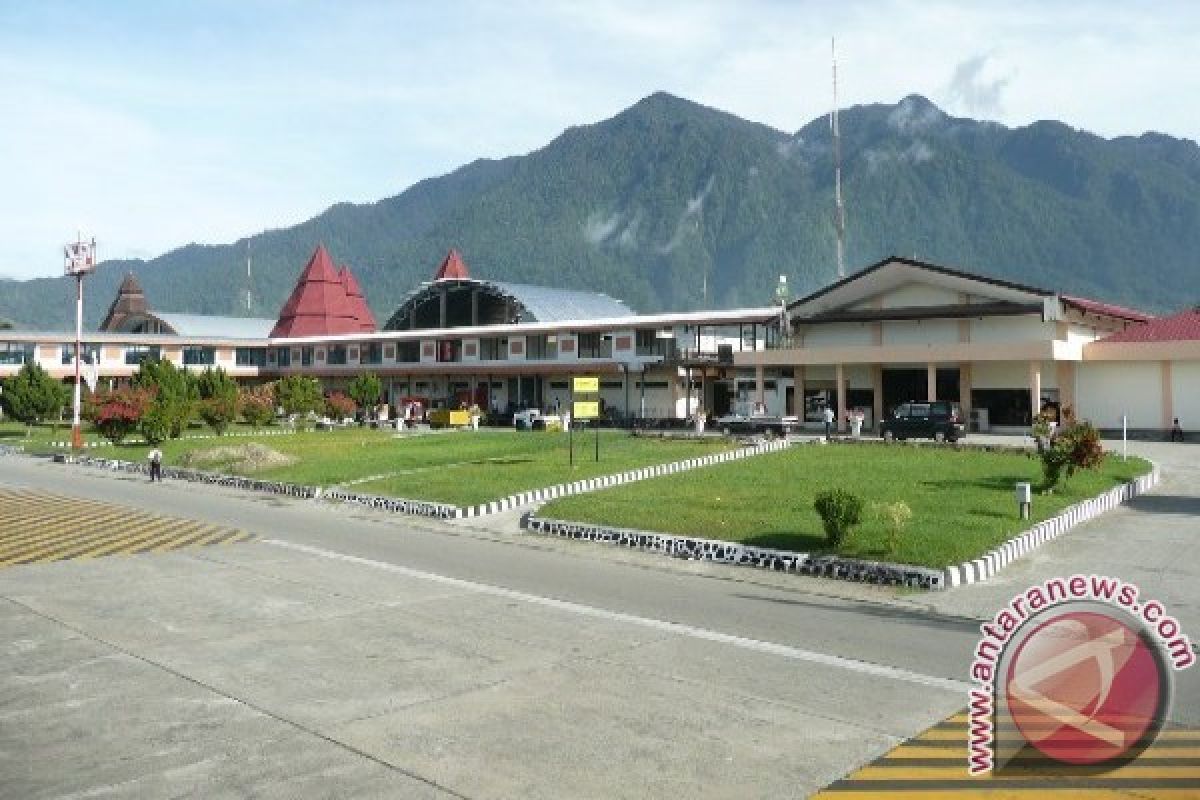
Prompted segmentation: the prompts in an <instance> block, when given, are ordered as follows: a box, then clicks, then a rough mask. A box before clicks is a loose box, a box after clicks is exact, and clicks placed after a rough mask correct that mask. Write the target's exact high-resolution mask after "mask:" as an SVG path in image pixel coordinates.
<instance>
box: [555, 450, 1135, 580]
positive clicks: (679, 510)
mask: <svg viewBox="0 0 1200 800" xmlns="http://www.w3.org/2000/svg"><path fill="white" fill-rule="evenodd" d="M1149 470H1150V464H1149V463H1148V462H1146V461H1143V460H1142V459H1138V458H1130V459H1129V461H1128V462H1122V461H1121V459H1120V457H1119V456H1114V455H1110V456H1109V457H1108V458H1106V459H1105V462H1104V465H1103V466H1102V467H1101V468H1100V469H1098V470H1095V471H1084V472H1078V473H1076V474H1075V476H1074V477H1072V478H1071V480H1070V481H1069V482H1068V484H1067V485H1066V487H1065V488H1059V489H1057V490H1056V491H1055V492H1054V493H1053V494H1038V493H1037V491H1036V489H1037V486H1038V484H1039V483H1040V481H1041V462H1040V461H1039V460H1038V459H1037V458H1036V456H1031V455H1025V454H1020V453H998V452H997V453H987V452H979V451H971V450H952V449H948V448H935V447H903V446H890V447H889V446H883V445H879V446H873V445H855V446H839V445H833V446H825V447H822V446H818V445H799V446H794V447H791V448H788V449H787V450H784V451H782V452H779V453H772V454H768V455H763V456H758V457H755V458H749V459H746V460H744V461H735V462H730V463H726V464H720V465H717V466H714V467H709V468H707V469H701V470H694V471H692V472H687V473H681V474H678V475H671V476H668V477H664V478H657V479H654V480H649V481H643V482H640V483H633V484H627V485H625V486H619V487H616V488H613V489H607V490H604V491H601V492H594V493H591V494H584V495H577V496H574V497H564V498H561V499H558V500H554V501H552V502H550V503H548V504H546V505H545V506H543V507H542V508H541V510H540V511H539V512H538V513H539V515H541V516H545V517H549V518H553V519H568V520H580V521H585V522H595V523H603V524H609V525H616V526H620V527H628V528H640V529H644V530H654V531H662V532H666V533H677V534H684V535H692V536H702V537H705V538H710V539H724V540H727V541H737V542H744V543H746V544H752V545H758V546H762V547H773V548H778V549H783V550H797V551H804V552H812V551H827V550H828V544H827V542H826V539H825V534H824V530H823V528H822V527H821V520H820V517H818V516H817V513H816V511H814V510H813V498H814V496H815V495H816V493H817V492H818V491H821V490H822V489H827V488H833V487H842V488H844V489H848V490H850V491H852V492H854V493H856V494H858V495H859V496H860V497H862V499H863V501H864V504H865V505H866V509H865V513H864V520H863V524H862V525H860V526H859V527H858V528H857V529H856V530H855V531H854V532H853V533H852V534H851V536H850V537H849V539H848V541H847V542H846V543H845V544H844V545H843V547H842V549H841V551H840V552H841V554H842V555H846V556H851V557H857V558H868V559H877V560H887V561H898V562H902V563H908V564H920V565H923V566H929V567H944V566H948V565H950V564H956V563H959V562H962V561H966V560H968V559H971V558H975V557H978V556H979V555H980V554H982V553H984V552H986V551H987V550H989V549H991V548H992V547H994V546H995V545H997V544H999V543H1001V542H1003V541H1004V540H1006V539H1009V538H1011V537H1012V536H1014V535H1016V534H1017V533H1019V532H1020V531H1022V530H1024V529H1025V528H1028V527H1029V526H1030V524H1032V523H1031V522H1030V521H1022V520H1020V519H1019V518H1018V515H1017V505H1016V501H1015V499H1014V496H1013V484H1015V483H1016V482H1018V481H1030V482H1031V483H1032V484H1033V485H1034V487H1035V494H1034V500H1033V522H1036V521H1038V520H1042V519H1045V518H1046V517H1050V516H1053V515H1054V514H1055V513H1056V512H1058V511H1059V510H1061V509H1062V508H1064V507H1065V506H1067V505H1070V504H1071V503H1074V502H1077V501H1079V500H1082V499H1084V498H1085V497H1090V496H1092V495H1095V494H1098V493H1099V492H1101V491H1103V490H1105V489H1108V488H1111V487H1112V486H1115V485H1117V484H1118V483H1121V482H1124V481H1127V480H1129V479H1131V478H1133V477H1134V476H1136V475H1140V474H1143V473H1145V472H1148V471H1149ZM897 500H902V501H904V502H905V503H907V504H908V505H909V507H910V508H911V509H912V512H913V516H912V519H911V520H910V521H909V523H908V525H907V527H906V528H905V530H904V532H903V533H902V534H901V537H900V541H899V543H898V545H897V547H896V548H895V550H894V551H893V550H892V549H891V548H890V547H889V546H888V542H887V536H886V532H885V527H884V525H883V523H882V521H881V520H880V519H879V518H878V515H877V514H876V513H873V512H872V509H871V504H872V503H884V502H895V501H897Z"/></svg>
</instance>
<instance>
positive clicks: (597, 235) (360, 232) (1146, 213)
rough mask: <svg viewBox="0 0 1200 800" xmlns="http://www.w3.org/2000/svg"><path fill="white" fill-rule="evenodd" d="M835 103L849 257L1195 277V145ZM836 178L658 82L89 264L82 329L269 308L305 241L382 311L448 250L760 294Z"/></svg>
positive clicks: (666, 286) (815, 251)
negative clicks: (359, 197)
mask: <svg viewBox="0 0 1200 800" xmlns="http://www.w3.org/2000/svg"><path fill="white" fill-rule="evenodd" d="M840 113H841V130H842V135H843V165H844V166H843V173H844V175H843V180H844V186H845V191H846V195H847V206H848V225H847V263H848V265H851V266H850V270H849V271H855V270H857V269H858V268H861V267H862V266H865V265H867V264H870V263H873V262H875V261H877V260H879V259H880V258H882V257H885V256H887V255H891V254H896V255H904V256H915V257H918V258H921V259H922V260H926V261H932V262H936V263H947V264H958V265H960V267H963V268H966V269H969V270H972V271H978V272H980V273H983V274H989V275H993V276H995V277H999V278H1008V279H1012V280H1016V281H1019V282H1023V283H1029V284H1033V285H1037V286H1042V287H1044V288H1052V289H1061V290H1063V291H1069V292H1072V293H1074V294H1080V295H1086V296H1095V297H1098V298H1099V299H1103V300H1108V301H1111V302H1116V303H1122V304H1125V305H1133V306H1135V307H1144V308H1147V309H1148V310H1152V311H1165V310H1168V309H1170V308H1173V307H1175V306H1176V305H1179V304H1181V303H1187V302H1192V303H1194V302H1195V300H1196V299H1197V298H1196V297H1195V296H1189V297H1182V298H1181V297H1179V296H1178V291H1177V287H1178V285H1179V284H1184V285H1186V284H1187V283H1188V279H1189V278H1191V279H1194V277H1195V276H1196V275H1197V274H1200V257H1198V256H1197V253H1200V201H1198V200H1197V198H1198V197H1200V148H1198V147H1197V145H1196V143H1195V142H1193V141H1191V140H1187V139H1178V138H1175V137H1171V136H1169V135H1166V134H1162V133H1156V132H1147V133H1143V134H1140V135H1138V136H1119V137H1114V138H1112V139H1105V138H1103V137H1100V136H1096V135H1095V134H1091V133H1088V132H1087V131H1081V130H1077V129H1075V128H1072V127H1071V126H1069V125H1066V124H1065V123H1061V122H1058V121H1054V120H1042V121H1037V122H1034V123H1031V124H1029V125H1025V126H1019V127H1014V128H1009V127H1006V126H1004V125H1001V124H999V123H995V122H986V121H978V120H972V119H970V118H962V117H953V116H951V115H949V114H947V113H945V112H944V111H943V110H941V109H940V108H938V107H937V106H936V105H935V104H933V103H932V102H930V101H929V100H928V99H926V98H924V97H922V96H920V95H909V96H907V97H905V98H903V99H901V100H900V101H899V102H897V103H895V104H886V103H874V104H868V105H860V106H853V107H851V108H847V109H845V110H844V111H842V112H840ZM832 180H833V175H832V158H831V137H830V131H829V125H828V120H827V118H826V117H825V116H822V117H818V118H817V119H814V120H812V121H811V122H809V123H808V124H806V125H805V126H803V127H802V128H800V129H799V130H798V131H796V132H794V133H787V132H784V131H780V130H777V129H775V128H772V127H770V126H768V125H764V124H762V123H758V122H752V121H749V120H744V119H741V118H739V117H737V116H735V115H733V114H729V113H728V112H724V111H720V110H718V109H713V108H709V107H707V106H703V105H701V104H698V103H694V102H692V101H690V100H686V99H684V98H680V97H676V96H674V95H671V94H668V93H666V92H656V93H654V94H652V95H649V96H647V97H645V98H643V99H642V100H639V101H638V102H637V103H634V104H633V105H632V106H630V107H629V108H626V109H624V110H623V111H621V112H619V113H618V114H616V115H614V116H612V117H609V118H607V119H604V120H601V121H598V122H594V123H590V124H586V125H578V126H572V127H569V128H567V129H566V130H564V131H562V132H561V133H560V134H559V135H557V136H556V137H554V138H553V139H552V140H550V141H549V142H547V143H546V144H545V145H544V146H542V147H540V148H538V149H536V150H533V151H531V152H530V153H527V154H525V155H521V156H509V157H506V158H502V159H477V160H475V161H472V162H470V163H468V164H464V165H463V166H461V167H459V168H457V169H455V170H453V171H451V172H448V173H446V174H445V175H441V176H435V177H430V178H426V179H424V180H421V181H418V182H416V183H414V184H413V185H412V186H410V187H408V188H407V189H405V190H404V191H402V192H400V193H398V194H396V195H392V196H390V197H386V198H383V199H381V200H378V201H375V202H372V203H359V204H355V203H335V204H333V205H331V206H330V207H329V208H327V209H325V210H324V211H322V212H321V213H320V214H318V215H316V216H314V217H312V218H311V219H308V220H305V221H303V222H301V223H299V224H297V225H293V226H290V227H285V228H276V229H272V230H266V231H263V232H261V233H259V234H255V235H253V236H247V237H242V238H240V239H238V240H237V241H235V242H233V243H230V244H223V245H201V244H195V243H192V244H188V245H184V246H182V247H179V248H175V249H173V250H171V251H169V252H167V253H164V254H163V255H161V256H159V257H157V258H154V259H150V260H149V261H142V260H118V261H108V262H104V263H102V264H101V265H100V267H99V269H98V270H97V274H96V275H95V276H93V277H92V278H90V279H89V281H88V286H87V292H86V295H85V297H86V303H87V308H86V317H87V322H88V327H91V328H94V327H95V325H96V323H97V321H98V319H99V317H100V316H101V315H102V314H103V312H104V309H105V308H107V305H108V303H109V302H110V301H111V299H112V297H113V295H114V293H115V291H116V287H117V285H118V284H119V282H120V280H121V278H122V277H123V276H124V274H125V272H126V271H130V270H132V271H134V272H136V274H137V275H138V278H139V280H140V281H141V282H142V284H143V286H144V287H145V289H146V292H147V297H148V299H149V302H150V304H151V307H152V308H158V309H162V310H164V311H177V312H178V311H184V312H189V313H207V314H229V315H238V316H241V315H245V316H260V317H274V316H275V315H276V314H277V313H278V310H279V307H280V306H281V304H282V302H283V299H284V298H285V297H286V296H287V293H288V292H289V291H290V290H291V288H292V286H293V284H294V281H295V279H296V276H297V275H298V274H299V271H300V269H301V268H302V267H303V265H304V263H305V261H306V260H307V258H308V256H309V255H310V254H311V252H312V250H313V248H314V247H315V246H316V245H317V244H318V243H319V242H323V243H324V244H325V245H326V247H327V248H328V249H329V250H330V252H331V254H332V255H333V256H334V258H335V260H336V261H337V262H338V263H348V264H350V265H351V267H353V268H354V270H355V273H356V274H357V275H358V276H359V279H360V281H361V283H362V285H363V289H364V292H365V294H366V296H367V299H368V301H369V302H370V303H371V308H372V311H373V312H374V313H375V315H376V317H377V318H380V319H386V318H388V317H389V316H390V315H391V312H392V310H393V309H394V307H395V305H396V304H397V303H398V302H399V301H400V299H401V297H402V296H403V295H404V294H405V292H407V291H408V290H410V289H411V288H413V287H414V286H415V285H417V284H418V283H419V282H420V281H422V280H427V279H428V277H429V276H430V275H431V274H432V272H433V270H434V268H435V267H436V266H437V264H438V263H439V262H440V260H441V258H442V257H443V256H444V255H445V252H446V251H447V250H448V249H449V248H450V247H457V248H458V249H459V250H460V251H461V252H463V254H464V256H465V258H466V260H467V263H468V265H469V266H470V268H471V270H472V274H473V275H476V276H478V277H488V278H493V279H497V280H506V281H512V282H523V283H540V284H545V285H553V286H561V287H563V288H574V289H591V290H596V291H603V292H606V293H608V294H610V295H612V296H613V297H616V298H619V299H622V300H624V301H626V302H627V303H629V304H630V305H631V306H632V307H634V308H636V309H638V310H639V311H658V310H676V309H690V308H698V307H714V308H719V307H731V306H737V305H760V304H764V303H767V302H769V301H770V298H771V295H772V292H773V289H774V287H775V284H776V281H777V279H778V275H779V274H786V275H787V276H788V279H789V285H791V286H792V288H793V290H794V291H795V292H797V293H799V294H803V293H807V292H808V291H810V290H813V289H815V288H818V287H820V286H822V285H824V284H826V283H829V282H831V281H832V280H833V279H834V274H833V273H834V269H833V260H834V259H833V255H834V242H833V227H832V222H831V220H832V191H833V190H832ZM247 248H248V250H249V255H250V257H251V259H252V264H253V282H252V284H250V285H249V286H248V288H250V289H251V291H252V293H253V296H254V297H255V298H256V301H257V303H256V305H255V306H253V307H252V308H251V309H250V313H248V314H247V313H246V309H245V307H244V305H241V303H242V302H244V297H245V290H246V288H247V284H246V280H245V260H246V255H247ZM2 286H3V291H0V317H3V318H8V319H11V320H13V321H14V323H15V325H16V326H17V327H19V328H31V329H38V328H42V329H45V328H57V329H68V328H69V327H71V326H72V324H73V308H72V303H71V301H72V300H73V291H72V289H71V287H70V284H69V281H68V280H67V279H65V278H42V279H33V280H29V281H9V282H5V283H4V284H2Z"/></svg>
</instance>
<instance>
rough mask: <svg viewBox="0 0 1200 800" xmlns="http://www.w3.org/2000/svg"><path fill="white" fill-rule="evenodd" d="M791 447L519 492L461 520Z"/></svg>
mask: <svg viewBox="0 0 1200 800" xmlns="http://www.w3.org/2000/svg"><path fill="white" fill-rule="evenodd" d="M789 445H790V443H789V442H788V441H787V440H786V439H776V440H774V441H766V442H763V443H761V444H757V445H751V446H749V447H742V448H739V449H737V450H727V451H725V452H722V453H712V454H710V455H707V456H699V457H696V458H689V459H685V460H683V461H673V462H671V463H669V464H657V465H654V466H649V467H639V468H637V469H631V470H626V471H625V472H618V473H615V474H613V475H604V476H601V477H598V478H585V479H582V480H578V481H574V482H572V483H566V484H558V485H556V486H550V487H546V488H542V489H532V490H530V491H526V492H518V493H517V494H512V495H509V496H508V497H503V498H501V499H499V500H493V501H491V502H488V503H482V504H480V505H477V506H470V507H468V508H465V509H463V513H462V515H461V516H463V517H467V518H471V517H483V516H487V515H489V514H497V513H500V512H503V511H511V510H512V509H514V508H520V507H521V506H527V505H532V504H534V503H544V502H546V501H548V500H554V499H556V498H559V497H569V496H571V495H576V494H585V493H587V492H594V491H598V490H600V489H608V488H610V487H613V486H621V485H622V484H626V483H633V482H634V481H641V480H646V479H647V478H655V477H659V476H661V475H674V474H675V473H678V472H685V471H687V470H692V469H698V468H700V467H707V466H711V465H713V464H722V463H725V462H727V461H733V460H735V459H740V458H746V457H748V456H757V455H763V454H765V453H774V452H778V451H779V450H783V449H785V448H787V447H788V446H789Z"/></svg>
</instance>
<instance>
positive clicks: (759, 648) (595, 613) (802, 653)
mask: <svg viewBox="0 0 1200 800" xmlns="http://www.w3.org/2000/svg"><path fill="white" fill-rule="evenodd" d="M263 543H264V544H269V545H274V546H276V547H283V548H286V549H289V550H295V551H297V552H301V553H309V554H310V555H318V556H321V557H323V558H328V559H331V560H334V561H342V562H345V563H350V564H359V565H361V566H366V567H372V568H374V569H382V570H386V571H389V572H395V573H397V574H400V575H406V576H408V577H413V578H420V579H423V580H428V581H433V582H434V583H442V584H447V585H450V586H458V587H461V588H464V589H469V590H471V591H474V592H479V593H481V594H490V595H494V596H497V597H506V598H510V599H514V600H520V601H524V602H527V603H533V604H536V605H540V606H544V607H547V608H554V609H558V610H560V611H565V612H568V613H572V614H579V615H582V616H587V617H593V618H597V619H607V620H612V621H615V622H625V623H629V624H632V625H637V626H639V627H643V628H650V629H651V630H659V631H667V632H669V633H674V634H677V635H680V636H688V637H691V638H693V639H701V640H706V641H710V642H718V643H721V644H728V645H732V646H734V647H740V648H743V649H745V650H752V651H756V652H760V653H768V654H771V655H777V656H781V657H783V658H789V659H794V660H797V661H806V662H810V663H815V664H821V665H824V666H829V667H835V668H838V669H844V670H848V671H850V672H859V673H862V674H865V675H871V676H874V677H878V678H886V679H888V680H894V681H900V682H903V683H911V684H916V685H918V686H925V687H929V688H934V689H942V690H944V691H949V692H957V693H964V694H965V693H966V691H967V690H968V688H969V684H967V683H966V682H964V681H957V680H952V679H949V678H938V677H935V676H932V675H922V674H920V673H917V672H912V671H910V670H906V669H901V668H899V667H890V666H885V665H882V664H873V663H871V662H868V661H859V660H856V659H850V658H843V657H841V656H834V655H829V654H828V653H819V652H815V651H812V650H803V649H800V648H797V647H791V646H790V645H783V644H777V643H774V642H764V641H761V640H758V639H749V638H746V637H743V636H735V635H733V634H728V633H720V632H718V631H713V630H708V629H706V628H698V627H695V626H692V625H685V624H682V623H678V622H668V621H665V620H658V619H651V618H649V617H639V616H636V615H634V614H626V613H623V612H620V611H610V610H607V609H603V608H597V607H595V606H588V605H583V604H582V603H573V602H570V601H567V600H558V599H555V598H551V597H542V596H540V595H535V594H529V593H527V592H520V591H517V590H515V589H506V588H504V587H500V586H491V585H488V584H484V583H476V582H474V581H467V580H462V579H460V578H451V577H448V576H446V575H439V574H437V573H433V572H424V571H422V570H416V569H410V568H409V567H402V566H399V565H397V564H389V563H387V562H384V561H375V560H373V559H369V558H361V557H359V556H352V555H347V554H345V553H337V552H334V551H332V550H325V549H324V548H320V547H310V546H308V545H303V544H295V543H293V542H286V541H281V540H279V539H264V540H263Z"/></svg>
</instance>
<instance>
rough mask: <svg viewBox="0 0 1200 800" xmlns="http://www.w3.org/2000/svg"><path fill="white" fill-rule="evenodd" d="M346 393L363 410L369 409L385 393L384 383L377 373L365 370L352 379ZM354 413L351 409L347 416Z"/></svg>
mask: <svg viewBox="0 0 1200 800" xmlns="http://www.w3.org/2000/svg"><path fill="white" fill-rule="evenodd" d="M346 394H348V395H350V397H352V398H353V399H354V402H355V403H357V404H358V407H359V408H361V409H362V410H363V411H369V410H370V409H371V408H372V407H373V406H374V405H375V404H376V403H377V402H379V396H380V395H381V394H383V383H382V382H381V381H380V380H379V376H378V375H376V374H375V373H373V372H364V373H363V374H362V375H358V376H356V377H355V378H354V380H352V381H350V385H349V386H347V387H346ZM353 413H354V412H353V411H351V412H350V414H347V415H346V416H351V415H352V414H353Z"/></svg>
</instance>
